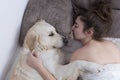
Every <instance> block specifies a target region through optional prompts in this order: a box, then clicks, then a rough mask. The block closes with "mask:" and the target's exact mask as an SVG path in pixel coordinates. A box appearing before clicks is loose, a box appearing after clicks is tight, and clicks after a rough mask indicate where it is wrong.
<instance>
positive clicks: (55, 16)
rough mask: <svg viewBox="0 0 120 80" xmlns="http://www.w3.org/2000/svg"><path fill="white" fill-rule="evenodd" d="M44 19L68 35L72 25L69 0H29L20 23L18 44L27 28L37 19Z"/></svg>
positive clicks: (61, 32) (21, 41)
mask: <svg viewBox="0 0 120 80" xmlns="http://www.w3.org/2000/svg"><path fill="white" fill-rule="evenodd" d="M38 19H45V20H46V21H47V22H48V23H50V24H51V25H53V26H54V27H56V29H57V31H58V32H59V33H60V34H62V35H64V36H66V37H67V36H68V34H69V33H70V29H71V26H72V4H71V1H70V0H29V2H28V5H27V8H26V11H25V14H24V18H23V22H22V25H21V31H20V38H19V43H20V45H22V44H23V41H24V37H25V35H26V32H27V31H28V29H29V28H30V27H31V26H32V25H33V24H34V23H35V22H36V21H37V20H38Z"/></svg>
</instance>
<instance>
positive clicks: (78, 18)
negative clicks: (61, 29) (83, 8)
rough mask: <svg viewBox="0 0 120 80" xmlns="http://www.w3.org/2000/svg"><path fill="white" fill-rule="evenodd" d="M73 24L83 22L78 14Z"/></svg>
mask: <svg viewBox="0 0 120 80" xmlns="http://www.w3.org/2000/svg"><path fill="white" fill-rule="evenodd" d="M75 24H80V25H81V24H82V25H83V24H84V23H83V21H82V20H81V16H78V17H77V19H76V20H75Z"/></svg>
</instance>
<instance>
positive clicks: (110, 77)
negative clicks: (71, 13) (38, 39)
mask: <svg viewBox="0 0 120 80" xmlns="http://www.w3.org/2000/svg"><path fill="white" fill-rule="evenodd" d="M96 1H97V2H96V3H95V4H96V5H94V6H95V7H94V8H93V10H91V11H89V12H88V13H86V14H84V15H78V17H77V18H76V20H75V23H74V25H73V27H72V31H73V35H74V38H75V39H77V40H79V41H80V42H81V43H82V45H83V47H82V48H79V49H77V50H76V51H75V52H74V53H73V54H72V57H71V60H70V62H72V61H75V60H85V61H88V62H91V65H92V63H97V64H100V65H103V66H105V67H107V68H109V69H111V68H112V70H108V69H107V68H106V69H105V71H103V72H101V73H98V74H97V75H96V74H90V73H89V74H84V75H82V78H83V80H84V79H85V80H120V68H118V67H120V65H119V64H120V50H119V49H118V47H117V46H116V45H115V44H113V43H112V42H110V41H107V40H103V39H102V37H103V36H104V34H105V32H107V31H109V29H110V24H111V21H112V20H111V9H110V5H109V4H110V3H109V1H108V0H100V1H99V0H96ZM27 63H28V65H29V66H31V67H33V68H34V69H36V70H37V71H38V72H39V73H40V75H42V77H43V78H44V79H45V80H56V79H55V78H54V76H52V74H50V73H49V72H48V71H47V70H46V69H45V67H44V65H43V64H42V60H41V58H40V57H39V56H38V53H36V52H33V53H31V54H29V55H28V58H27ZM107 64H108V66H107ZM114 65H115V66H118V67H117V68H118V69H119V71H117V72H115V71H116V69H114V67H115V66H114ZM71 80H76V79H71Z"/></svg>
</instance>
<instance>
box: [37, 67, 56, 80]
mask: <svg viewBox="0 0 120 80" xmlns="http://www.w3.org/2000/svg"><path fill="white" fill-rule="evenodd" d="M37 71H38V72H39V73H40V75H41V76H42V77H43V79H44V80H56V79H55V77H53V75H52V74H51V73H50V72H49V71H47V69H45V67H44V66H39V67H38V68H37Z"/></svg>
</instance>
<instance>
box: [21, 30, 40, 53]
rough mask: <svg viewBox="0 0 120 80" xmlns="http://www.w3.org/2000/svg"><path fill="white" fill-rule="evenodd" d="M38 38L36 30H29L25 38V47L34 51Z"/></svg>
mask: <svg viewBox="0 0 120 80" xmlns="http://www.w3.org/2000/svg"><path fill="white" fill-rule="evenodd" d="M37 40H38V35H37V34H36V33H35V31H29V32H28V33H27V35H26V37H25V40H24V45H23V46H24V47H25V48H27V49H29V50H30V51H32V50H33V49H34V48H35V45H36V41H37Z"/></svg>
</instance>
